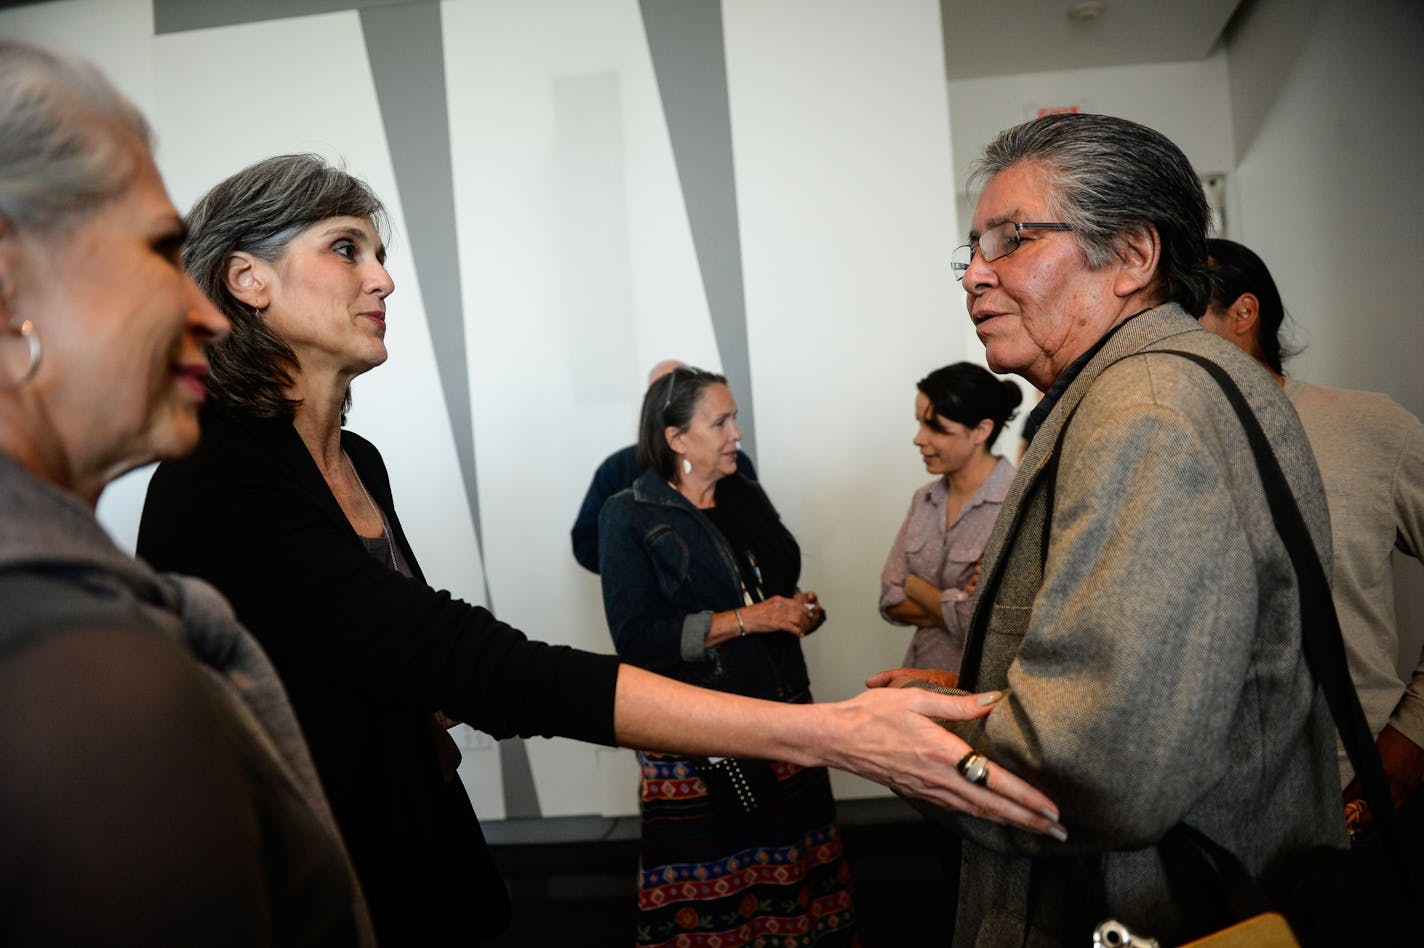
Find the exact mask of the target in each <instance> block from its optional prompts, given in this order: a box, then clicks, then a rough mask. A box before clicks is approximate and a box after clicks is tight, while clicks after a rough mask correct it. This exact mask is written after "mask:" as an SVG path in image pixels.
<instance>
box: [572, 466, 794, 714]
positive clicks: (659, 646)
mask: <svg viewBox="0 0 1424 948" xmlns="http://www.w3.org/2000/svg"><path fill="white" fill-rule="evenodd" d="M717 503H718V506H721V507H727V506H731V505H736V506H737V509H738V510H739V511H744V512H747V513H751V514H752V515H753V516H754V518H755V520H756V522H757V523H758V525H764V528H765V529H764V531H763V532H764V536H763V538H762V540H763V542H764V543H765V544H767V545H776V546H778V547H779V550H778V552H780V553H781V554H782V555H783V556H786V557H788V558H789V561H790V562H791V564H792V569H791V574H790V576H789V577H783V578H782V581H781V583H779V584H778V586H779V588H768V589H767V590H766V595H767V596H775V595H786V596H789V595H791V594H792V593H793V592H795V588H796V581H797V579H798V578H799V573H800V569H801V551H800V548H799V547H798V546H797V545H796V540H795V539H794V538H793V537H792V536H791V534H790V532H789V531H787V529H786V528H785V527H784V526H783V525H782V523H781V518H780V516H778V514H777V512H776V508H775V507H773V506H772V505H771V501H770V500H768V499H767V496H766V494H765V493H764V492H763V491H762V489H761V487H760V486H758V485H757V483H756V482H755V481H751V480H748V479H747V478H745V477H743V476H742V475H740V474H733V475H731V476H730V477H727V478H724V479H723V480H722V481H720V482H719V483H718V485H717ZM598 528H599V563H600V565H601V566H602V568H603V571H602V578H603V608H604V612H605V614H606V615H607V617H608V628H609V630H610V631H611V632H612V634H613V644H614V647H615V648H616V649H617V650H618V654H619V656H620V657H621V658H622V659H623V660H624V661H626V662H629V663H630V664H633V665H637V666H638V667H640V668H645V669H647V670H649V671H653V672H657V673H658V674H662V675H667V676H669V677H671V678H676V679H678V680H680V681H685V682H689V683H691V684H695V685H701V686H703V687H707V688H715V689H717V690H718V691H727V692H733V693H735V694H742V695H749V696H751V697H756V698H769V699H772V700H777V701H805V700H807V699H808V692H809V681H808V678H807V675H806V662H805V660H804V658H803V657H802V655H801V642H800V640H799V639H798V638H797V637H796V636H794V635H791V634H789V633H786V632H771V633H757V634H749V635H745V636H739V637H737V638H733V639H730V640H728V641H726V642H723V643H721V644H720V645H714V646H712V647H711V648H707V647H706V646H705V645H704V643H705V641H706V638H707V631H708V629H709V628H710V627H711V625H712V614H713V613H714V612H721V611H725V610H728V609H736V608H739V607H741V606H743V605H744V600H743V598H742V584H741V580H740V578H739V575H738V572H737V566H736V560H735V554H734V552H733V550H732V549H731V547H730V545H729V544H728V542H727V540H726V539H725V538H724V537H723V536H722V533H721V531H719V530H718V529H717V528H716V527H714V526H713V525H712V523H711V521H709V520H708V519H707V517H705V516H704V515H703V514H702V513H701V512H699V511H698V510H697V508H696V507H694V506H693V505H692V504H691V503H690V502H689V501H688V500H687V499H686V498H685V497H683V496H682V495H681V494H679V493H678V492H677V491H676V490H674V489H673V488H672V487H671V486H670V485H669V484H668V483H667V482H666V481H664V480H663V479H662V478H661V477H659V476H658V474H657V472H656V471H646V472H644V473H643V474H642V475H641V476H640V477H639V478H638V479H637V480H636V481H634V482H633V486H632V487H630V488H629V489H627V490H625V491H622V492H620V493H618V494H615V495H614V496H613V497H611V498H610V499H609V500H608V502H607V503H606V504H604V506H603V511H602V513H601V514H600V516H599V518H598Z"/></svg>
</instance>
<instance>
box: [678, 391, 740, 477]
mask: <svg viewBox="0 0 1424 948" xmlns="http://www.w3.org/2000/svg"><path fill="white" fill-rule="evenodd" d="M669 430H670V431H675V429H669ZM741 440H742V432H741V429H739V428H738V427H737V401H736V399H734V398H733V397H732V392H731V390H730V389H729V388H727V386H725V385H722V384H721V383H717V382H714V383H713V384H711V385H707V386H705V387H703V389H702V392H701V394H700V395H699V396H698V399H697V408H696V409H695V410H694V411H693V413H692V419H691V420H690V421H689V422H688V425H687V430H686V431H679V432H676V434H675V435H673V436H672V439H671V440H670V441H669V444H671V446H672V449H673V450H674V451H676V452H678V454H680V455H681V457H682V458H685V459H687V460H688V461H690V462H691V463H692V476H694V477H696V478H698V479H699V480H713V481H715V480H718V479H720V478H723V477H726V476H727V475H729V474H735V473H736V472H737V445H738V444H739V443H740V442H741ZM680 464H681V462H680V461H679V466H680ZM677 474H678V477H682V476H683V471H682V470H681V469H679V470H678V472H677Z"/></svg>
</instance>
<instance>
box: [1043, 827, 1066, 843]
mask: <svg viewBox="0 0 1424 948" xmlns="http://www.w3.org/2000/svg"><path fill="white" fill-rule="evenodd" d="M1048 835H1049V836H1052V837H1053V838H1054V839H1056V840H1058V841H1059V842H1060V843H1066V842H1068V831H1067V830H1066V829H1064V828H1063V827H1061V826H1050V827H1049V828H1048Z"/></svg>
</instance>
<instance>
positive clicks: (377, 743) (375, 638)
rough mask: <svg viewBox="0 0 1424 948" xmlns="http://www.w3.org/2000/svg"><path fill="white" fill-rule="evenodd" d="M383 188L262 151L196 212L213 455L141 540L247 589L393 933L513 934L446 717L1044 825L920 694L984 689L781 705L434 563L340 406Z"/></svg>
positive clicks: (178, 488) (1041, 809) (379, 295)
mask: <svg viewBox="0 0 1424 948" xmlns="http://www.w3.org/2000/svg"><path fill="white" fill-rule="evenodd" d="M383 223H384V210H383V208H382V206H381V204H380V202H379V200H378V199H377V198H376V197H375V195H374V194H372V193H371V191H370V189H369V188H368V187H367V186H366V185H365V184H364V183H362V182H360V181H358V180H356V179H355V178H352V177H351V176H350V175H347V174H345V173H344V172H341V171H339V170H336V169H334V168H331V167H330V166H328V165H327V164H326V163H325V162H324V161H323V160H322V159H321V158H319V157H317V156H313V155H291V156H282V157H278V158H271V159H268V160H266V161H263V162H259V163H258V164H256V165H254V166H252V167H250V168H248V169H246V170H244V171H241V172H239V173H238V174H236V175H234V176H233V177H231V178H229V179H228V180H227V181H224V182H223V183H221V184H219V185H218V186H217V187H216V188H214V189H213V190H212V191H211V192H209V193H208V194H207V195H206V196H205V197H204V198H203V199H202V200H200V201H199V202H198V204H197V205H196V206H195V207H194V209H193V210H192V212H191V213H190V215H189V219H188V227H189V230H190V238H189V242H188V244H187V246H186V247H185V249H184V263H185V264H186V266H187V267H188V271H189V273H190V274H191V275H192V276H193V278H194V280H195V281H196V282H197V283H198V285H199V287H201V288H202V289H203V290H204V292H206V293H207V295H208V296H209V298H211V299H212V300H213V301H214V302H215V303H216V304H217V305H218V307H219V308H220V309H221V310H222V311H223V312H224V313H225V314H226V315H227V316H228V317H229V319H230V321H231V322H232V334H231V335H230V336H229V337H228V339H227V340H225V341H224V342H223V343H222V344H221V345H220V346H216V347H214V348H213V350H212V351H211V353H210V358H211V361H212V366H213V374H212V378H211V394H212V404H211V411H210V413H209V414H210V415H211V418H210V419H208V425H207V427H206V429H205V437H204V439H203V442H202V444H201V445H200V447H199V449H198V451H197V453H196V454H195V455H193V456H192V457H191V458H189V459H187V460H185V461H182V462H177V463H168V464H164V465H162V466H161V467H160V468H159V470H158V472H157V473H156V474H155V475H154V478H153V481H152V483H151V484H150V487H149V493H148V500H147V503H146V505H145V508H144V515H143V521H142V524H141V526H140V532H139V544H138V546H139V553H140V554H141V555H142V556H144V557H145V558H146V559H148V560H149V561H150V562H152V563H153V564H154V565H155V566H158V567H159V568H163V569H173V570H178V571H182V572H188V573H193V574H196V575H198V576H202V577H204V578H206V579H208V580H210V581H212V582H213V583H214V584H215V585H217V586H218V588H219V589H221V590H222V591H223V592H224V593H225V594H226V595H227V596H228V597H229V598H230V599H231V600H232V602H233V605H234V606H235V608H236V610H237V614H238V617H239V618H240V619H241V620H242V621H243V622H244V623H245V624H246V625H247V626H248V627H249V628H251V629H252V631H253V632H254V633H255V634H256V635H257V637H258V639H259V640H261V642H262V643H263V645H264V646H265V647H266V649H267V650H268V652H269V653H270V654H271V656H272V659H273V662H274V663H275V664H276V666H277V668H278V671H279V672H280V673H281V674H282V676H283V680H284V682H285V683H286V685H287V687H288V688H289V690H290V692H291V696H292V701H293V704H294V706H295V707H296V710H297V714H298V717H299V719H300V720H301V723H302V727H303V730H304V732H305V734H306V736H307V739H308V740H309V742H310V743H311V746H312V751H313V756H314V758H315V760H316V765H317V768H318V770H319V772H320V774H321V777H322V780H323V783H324V785H325V787H326V789H327V792H328V794H329V795H330V797H331V801H332V806H333V809H334V810H335V813H336V817H337V821H338V823H339V824H340V826H341V828H342V831H343V833H344V834H345V836H346V838H347V841H348V843H349V845H350V848H351V853H352V857H353V859H354V860H355V863H356V869H357V874H358V876H359V877H360V879H361V882H362V885H363V887H364V888H365V890H366V894H367V897H368V900H369V902H370V906H371V911H372V915H373V917H374V919H375V923H376V927H377V932H378V934H379V936H380V938H381V941H382V943H383V944H386V945H398V944H426V943H434V941H435V939H436V937H437V936H440V935H443V934H444V933H447V932H449V931H458V930H461V929H465V930H469V929H470V928H471V927H472V926H473V927H474V928H476V929H477V931H476V933H475V936H476V937H482V936H486V935H489V934H492V933H493V932H496V931H498V930H499V929H500V928H501V927H502V926H503V924H504V922H505V919H506V918H507V914H508V902H507V899H506V897H505V894H504V890H503V886H502V884H501V883H500V882H499V880H498V877H497V875H496V873H495V870H494V867H493V865H492V863H491V862H490V860H489V856H488V854H487V852H486V849H485V846H484V841H483V839H482V837H481V834H480V830H479V824H478V822H477V821H476V819H475V816H474V813H473V811H472V809H471V807H470V803H469V799H468V797H467V795H466V794H465V791H464V788H463V787H462V786H461V785H460V782H459V780H458V779H457V778H456V777H455V775H454V773H453V766H452V765H451V754H450V753H449V752H450V751H453V742H451V741H450V739H449V737H448V735H447V734H445V732H444V729H443V727H441V724H442V723H443V722H444V721H445V715H448V716H449V717H453V718H455V719H458V720H463V721H466V722H468V723H469V724H471V725H472V726H474V727H477V728H479V729H480V730H483V731H486V732H488V733H489V734H491V735H493V736H495V737H508V736H513V735H516V734H517V735H523V736H533V735H542V736H555V735H559V736H565V737H573V738H577V739H581V740H587V741H593V742H597V743H602V744H614V743H618V744H623V745H625V746H631V747H640V748H656V749H664V750H677V751H683V752H688V753H703V754H707V753H711V754H728V755H739V756H745V757H757V756H762V757H771V758H775V759H780V760H789V761H793V762H796V763H800V764H806V765H817V764H821V765H829V766H835V767H842V768H845V769H849V770H852V771H854V772H857V773H860V774H862V775H864V776H867V777H869V778H870V779H873V780H877V781H879V782H881V783H885V784H893V785H894V786H895V787H896V788H897V789H900V790H903V791H906V792H908V793H911V794H914V795H917V796H925V797H928V798H931V799H934V800H936V801H938V802H940V803H941V804H943V805H948V806H951V807H957V808H961V809H968V810H972V811H975V812H987V813H990V814H993V815H995V816H997V817H998V818H1000V819H1003V820H1006V821H1011V822H1013V823H1015V824H1017V825H1022V826H1025V827H1027V828H1031V829H1037V830H1047V829H1048V828H1049V827H1050V825H1051V824H1050V820H1049V819H1048V818H1047V817H1046V816H1044V815H1043V814H1044V813H1045V812H1046V813H1054V812H1056V811H1054V810H1052V808H1051V804H1050V803H1049V801H1048V800H1046V799H1045V798H1044V797H1043V796H1042V795H1040V794H1038V793H1037V792H1036V791H1033V790H1032V789H1031V788H1029V787H1027V786H1026V785H1024V784H1023V783H1022V782H1020V781H1018V780H1016V779H1015V778H1013V777H1012V775H1010V774H1008V773H1007V772H1005V771H996V772H995V774H994V777H993V778H992V779H991V780H990V783H989V786H988V787H987V788H980V787H977V786H973V785H970V784H968V783H967V782H966V781H965V780H964V779H963V778H962V777H960V775H959V774H958V773H957V772H955V770H954V764H955V763H956V762H957V761H958V760H959V759H960V758H961V757H962V756H963V754H964V753H965V751H966V749H967V745H965V744H964V743H963V742H962V741H960V740H959V739H958V738H955V737H953V736H950V735H947V734H945V733H944V732H943V731H942V730H941V729H940V728H938V727H937V726H936V725H934V724H933V723H932V722H931V721H929V720H928V719H927V718H926V717H925V715H934V716H937V717H945V718H960V719H962V718H966V717H971V716H974V715H977V714H982V713H983V712H984V709H983V708H982V707H980V706H979V705H978V704H977V703H976V702H975V699H973V698H968V697H965V698H952V697H947V696H942V695H934V694H931V693H928V692H920V691H918V690H912V691H898V690H888V689H883V690H880V691H877V692H871V693H866V694H863V695H861V696H859V697H857V698H854V699H852V700H850V701H848V702H842V703H840V704H836V705H804V706H790V705H780V704H775V703H770V702H761V701H755V700H752V699H747V698H740V697H737V696H734V695H725V694H719V693H715V692H710V691H703V690H700V689H695V688H692V687H690V686H687V685H682V684H679V683H676V682H673V681H670V680H668V679H664V678H660V677H658V676H656V675H652V674H649V673H646V672H643V671H641V670H639V669H636V668H631V667H628V666H622V665H620V664H619V663H618V662H617V660H616V659H615V658H613V657H611V656H600V655H592V654H588V653H585V652H580V651H577V650H574V649H570V648H566V647H561V646H551V645H545V644H542V643H538V642H531V641H529V640H527V639H526V638H525V637H524V635H523V634H522V633H520V632H519V631H518V630H516V629H513V628H511V627H510V626H508V625H505V624H504V623H502V622H500V621H498V620H497V619H495V617H494V616H493V615H491V614H490V613H489V612H488V611H487V610H485V609H483V608H480V607H477V606H471V605H468V604H466V603H464V602H461V601H459V600H456V599H453V598H452V597H451V596H450V595H449V594H448V593H445V592H438V591H436V590H434V589H432V588H430V586H428V585H427V584H426V583H425V581H424V579H423V577H422V574H421V572H420V567H419V564H418V563H417V562H416V559H415V554H414V551H412V550H411V548H410V545H409V544H408V543H407V542H406V539H405V535H404V534H403V532H402V531H401V527H400V521H399V519H398V518H397V517H396V514H395V505H394V503H393V501H392V498H391V491H390V484H389V482H388V480H387V477H386V471H385V467H384V465H383V464H382V462H381V458H380V454H379V453H378V452H377V451H376V449H375V448H374V447H373V446H372V445H371V444H370V443H368V442H366V441H365V440H363V439H361V438H360V437H358V436H356V435H354V434H352V433H351V432H348V431H344V430H343V429H342V422H343V420H344V410H345V407H346V406H347V404H348V387H349V385H350V383H351V380H352V379H354V378H355V377H356V376H358V375H360V374H362V373H363V372H366V371H368V370H370V369H372V368H374V367H375V366H377V365H380V364H381V363H382V362H384V361H385V359H386V345H385V341H384V336H385V300H386V297H387V296H389V295H390V293H391V292H392V290H393V289H394V286H393V283H392V281H391V278H390V276H389V274H387V273H386V270H385V267H384V263H383V261H384V258H385V251H384V247H383V245H382V240H381V232H382V226H381V225H382V224H383Z"/></svg>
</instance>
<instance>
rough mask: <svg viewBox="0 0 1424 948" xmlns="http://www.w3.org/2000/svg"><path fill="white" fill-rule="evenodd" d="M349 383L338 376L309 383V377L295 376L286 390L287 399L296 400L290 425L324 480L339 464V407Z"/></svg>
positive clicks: (340, 464)
mask: <svg viewBox="0 0 1424 948" xmlns="http://www.w3.org/2000/svg"><path fill="white" fill-rule="evenodd" d="M349 384H350V380H349V379H341V380H331V381H330V382H329V383H327V384H321V385H313V384H312V383H311V381H310V380H307V379H304V378H298V379H297V381H296V382H295V383H294V384H293V385H292V386H291V387H290V388H289V389H288V390H287V392H286V395H287V397H288V398H292V399H296V400H299V401H300V404H298V405H297V409H296V413H295V414H294V416H293V417H292V426H293V427H295V428H296V429H297V434H299V435H301V438H302V442H303V443H304V444H305V445H306V446H307V451H309V452H311V456H312V460H314V461H316V465H317V467H318V468H320V469H321V472H322V474H323V476H326V477H327V480H328V481H329V480H330V479H331V476H330V475H331V473H332V472H333V471H334V470H337V469H339V468H340V467H341V466H342V464H343V461H342V453H341V406H342V405H343V404H344V403H345V402H346V391H347V386H348V385H349Z"/></svg>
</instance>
